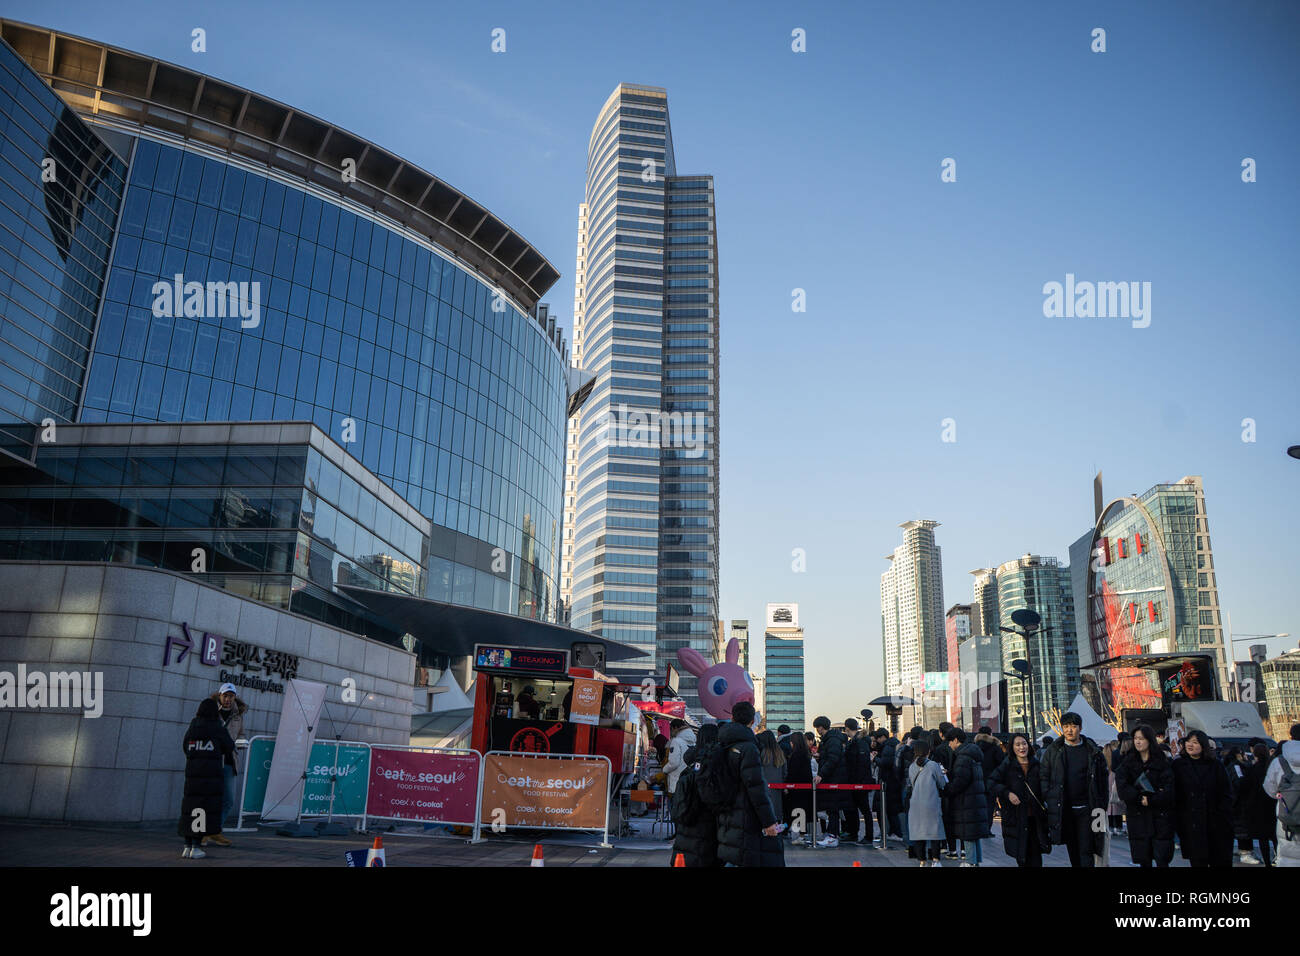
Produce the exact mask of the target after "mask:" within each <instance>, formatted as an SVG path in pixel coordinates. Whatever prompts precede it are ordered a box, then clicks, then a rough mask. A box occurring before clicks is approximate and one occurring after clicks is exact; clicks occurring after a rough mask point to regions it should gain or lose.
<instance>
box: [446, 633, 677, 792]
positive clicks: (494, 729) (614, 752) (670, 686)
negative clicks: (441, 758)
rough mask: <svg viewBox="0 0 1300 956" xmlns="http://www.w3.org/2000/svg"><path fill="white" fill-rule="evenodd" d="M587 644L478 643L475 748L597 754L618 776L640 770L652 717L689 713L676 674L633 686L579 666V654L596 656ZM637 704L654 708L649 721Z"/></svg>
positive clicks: (482, 750)
mask: <svg viewBox="0 0 1300 956" xmlns="http://www.w3.org/2000/svg"><path fill="white" fill-rule="evenodd" d="M588 647H589V645H581V646H580V645H575V646H574V648H572V649H568V650H565V649H557V648H540V647H515V646H509V645H503V644H478V645H476V646H475V648H474V654H473V660H472V668H473V671H474V674H475V681H474V718H473V725H472V729H471V734H470V746H471V747H472V748H473V749H474V750H477V751H479V752H480V753H487V752H488V751H490V750H505V751H516V752H523V753H553V754H582V755H585V754H599V755H604V756H606V757H608V758H609V762H610V765H611V767H612V769H613V772H614V774H615V775H618V774H627V773H634V772H636V771H637V770H638V769H639V767H640V766H641V763H642V761H643V760H644V759H645V754H646V752H647V751H648V749H649V746H650V740H651V739H653V736H654V733H655V730H654V727H653V724H652V723H651V722H650V721H652V720H653V719H655V718H658V717H661V716H662V715H663V714H665V713H667V714H670V715H674V716H675V715H676V711H677V710H678V709H680V712H681V714H682V715H685V702H683V701H680V700H678V699H676V696H677V695H676V686H675V683H676V682H675V680H673V679H672V678H673V675H672V674H670V675H669V676H668V677H666V678H665V679H664V680H663V681H659V680H657V679H655V680H653V682H652V681H651V680H650V679H647V681H645V682H643V683H640V684H631V683H625V682H621V681H620V680H618V679H617V678H614V677H609V676H607V675H605V674H603V673H602V672H601V671H599V670H597V669H596V668H595V667H594V666H577V665H575V664H574V658H575V657H577V658H578V659H586V660H591V659H592V657H591V655H590V654H589V653H586V652H585V650H586V649H587V648H588ZM670 670H671V668H670ZM597 692H598V693H599V703H598V704H597V702H596V699H595V698H596V694H597ZM575 696H576V697H577V698H578V699H577V700H576V702H575ZM638 703H641V704H644V705H645V707H646V710H647V711H650V710H653V711H655V713H652V714H651V715H650V718H649V719H647V717H646V715H645V714H644V713H643V711H642V710H641V708H639V707H637V706H636V705H637V704H638ZM679 705H680V707H679Z"/></svg>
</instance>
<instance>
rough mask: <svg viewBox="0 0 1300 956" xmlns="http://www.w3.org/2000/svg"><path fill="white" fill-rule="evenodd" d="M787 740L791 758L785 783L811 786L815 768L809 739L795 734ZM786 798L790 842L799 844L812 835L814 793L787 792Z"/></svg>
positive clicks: (787, 764) (786, 770)
mask: <svg viewBox="0 0 1300 956" xmlns="http://www.w3.org/2000/svg"><path fill="white" fill-rule="evenodd" d="M786 739H787V740H789V741H790V758H789V759H788V760H787V761H786V765H785V782H786V783H807V784H811V783H812V779H813V766H812V754H811V753H810V752H809V750H808V739H807V738H806V737H805V736H804V735H803V734H800V733H793V734H791V735H790V736H789V737H787V738H786ZM786 797H787V799H786V800H784V801H783V803H784V805H785V816H786V823H788V824H789V825H790V841H791V842H792V843H797V842H798V841H799V840H801V839H803V838H804V837H807V836H809V834H810V833H811V827H812V791H811V790H787V791H786Z"/></svg>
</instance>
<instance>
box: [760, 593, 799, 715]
mask: <svg viewBox="0 0 1300 956" xmlns="http://www.w3.org/2000/svg"><path fill="white" fill-rule="evenodd" d="M763 654H764V664H765V667H766V675H765V677H764V703H765V704H766V705H767V725H768V726H769V727H773V728H775V727H779V726H780V725H781V724H789V725H790V726H791V727H794V728H796V729H799V728H803V727H806V726H807V716H806V713H805V701H804V669H803V628H802V627H800V626H799V605H798V604H769V605H768V606H767V624H766V626H765V627H764V629H763Z"/></svg>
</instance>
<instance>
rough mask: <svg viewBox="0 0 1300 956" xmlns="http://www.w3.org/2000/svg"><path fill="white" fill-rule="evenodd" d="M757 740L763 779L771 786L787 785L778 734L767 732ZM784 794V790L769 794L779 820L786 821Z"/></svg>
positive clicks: (772, 791) (769, 792)
mask: <svg viewBox="0 0 1300 956" xmlns="http://www.w3.org/2000/svg"><path fill="white" fill-rule="evenodd" d="M757 740H758V762H759V763H760V764H762V766H763V779H764V780H765V781H766V782H767V783H769V784H773V783H785V772H786V762H785V754H784V753H783V752H782V751H781V745H780V744H779V743H777V742H776V734H774V733H772V731H770V730H765V731H763V732H762V733H761V734H759V735H758V737H757ZM784 794H785V791H784V790H771V789H769V790H768V793H767V795H768V799H770V800H771V801H772V809H773V810H775V811H776V818H777V819H778V820H784V819H785V805H784V803H783V802H782V800H783V797H784Z"/></svg>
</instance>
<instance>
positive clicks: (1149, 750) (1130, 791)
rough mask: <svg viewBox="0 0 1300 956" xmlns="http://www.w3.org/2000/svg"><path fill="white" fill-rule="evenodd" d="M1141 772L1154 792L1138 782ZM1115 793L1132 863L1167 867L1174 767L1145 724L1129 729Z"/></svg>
mask: <svg viewBox="0 0 1300 956" xmlns="http://www.w3.org/2000/svg"><path fill="white" fill-rule="evenodd" d="M1143 758H1146V759H1143ZM1144 773H1145V774H1146V778H1147V784H1149V787H1150V788H1154V792H1152V789H1148V787H1144V786H1142V784H1141V783H1139V780H1140V779H1141V777H1142V775H1143V774H1144ZM1115 790H1116V791H1117V792H1118V793H1119V798H1120V799H1121V800H1123V801H1124V815H1125V817H1126V819H1127V820H1128V844H1129V854H1130V855H1131V856H1132V857H1133V862H1134V863H1136V864H1137V865H1138V866H1141V867H1149V866H1151V864H1152V862H1153V861H1154V863H1155V865H1156V866H1168V865H1169V864H1170V862H1171V861H1172V860H1173V858H1174V768H1173V767H1172V766H1170V764H1169V760H1168V759H1167V758H1166V757H1165V755H1164V753H1163V752H1162V751H1161V750H1160V747H1159V746H1158V745H1157V744H1156V733H1155V731H1154V730H1153V729H1152V728H1151V727H1149V726H1147V725H1146V724H1138V725H1137V726H1136V727H1134V728H1133V749H1132V750H1130V751H1129V752H1128V753H1127V754H1125V755H1124V759H1123V760H1121V761H1119V766H1118V767H1116V768H1115Z"/></svg>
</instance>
